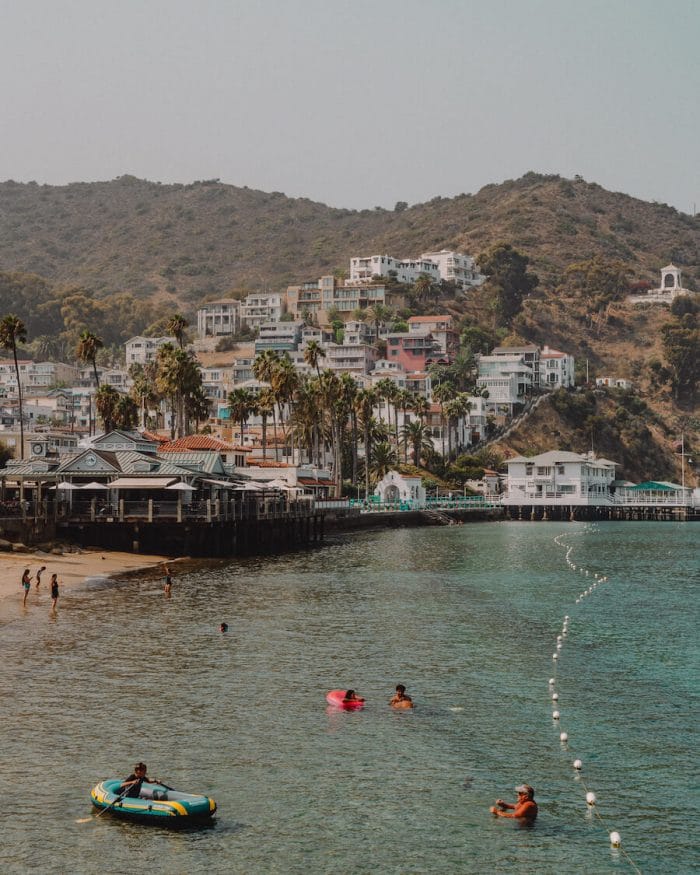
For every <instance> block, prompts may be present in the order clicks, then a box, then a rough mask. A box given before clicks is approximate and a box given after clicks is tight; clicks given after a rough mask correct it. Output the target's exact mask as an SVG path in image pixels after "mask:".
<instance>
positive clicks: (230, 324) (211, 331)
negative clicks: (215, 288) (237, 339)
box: [197, 298, 241, 340]
mask: <svg viewBox="0 0 700 875" xmlns="http://www.w3.org/2000/svg"><path fill="white" fill-rule="evenodd" d="M240 309H241V302H240V301H236V300H235V299H234V298H221V300H219V301H207V303H206V304H203V305H202V306H201V307H200V308H199V309H198V310H197V336H198V337H199V338H200V339H202V340H203V339H204V338H205V337H222V336H226V335H230V334H236V333H237V332H238V329H239V327H240Z"/></svg>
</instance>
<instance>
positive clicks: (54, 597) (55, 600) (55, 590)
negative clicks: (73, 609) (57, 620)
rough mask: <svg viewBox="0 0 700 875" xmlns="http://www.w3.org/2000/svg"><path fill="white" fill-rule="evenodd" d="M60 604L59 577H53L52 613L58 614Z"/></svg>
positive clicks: (54, 575) (53, 575)
mask: <svg viewBox="0 0 700 875" xmlns="http://www.w3.org/2000/svg"><path fill="white" fill-rule="evenodd" d="M57 604H58V575H57V574H52V575H51V611H52V613H54V614H55V613H56V605H57Z"/></svg>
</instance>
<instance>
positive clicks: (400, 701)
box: [389, 684, 413, 709]
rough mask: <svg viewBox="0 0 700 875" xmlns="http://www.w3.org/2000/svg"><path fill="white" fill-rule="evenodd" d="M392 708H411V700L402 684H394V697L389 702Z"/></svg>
mask: <svg viewBox="0 0 700 875" xmlns="http://www.w3.org/2000/svg"><path fill="white" fill-rule="evenodd" d="M389 704H390V705H391V707H392V708H397V709H399V708H412V707H413V699H412V698H411V697H410V696H407V695H406V687H405V686H404V685H403V684H396V695H395V696H393V698H392V700H391V701H390V702H389Z"/></svg>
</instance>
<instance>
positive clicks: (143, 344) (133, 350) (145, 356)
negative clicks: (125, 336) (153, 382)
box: [124, 337, 177, 368]
mask: <svg viewBox="0 0 700 875" xmlns="http://www.w3.org/2000/svg"><path fill="white" fill-rule="evenodd" d="M166 343H172V345H173V346H177V340H176V339H175V338H174V337H132V338H131V340H127V342H126V343H125V344H124V348H125V350H126V366H127V368H128V367H129V365H145V364H147V363H148V362H152V361H155V358H156V356H157V355H158V350H159V349H160V348H161V346H164V345H165V344H166Z"/></svg>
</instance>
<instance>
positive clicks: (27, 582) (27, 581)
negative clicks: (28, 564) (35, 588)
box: [22, 568, 32, 607]
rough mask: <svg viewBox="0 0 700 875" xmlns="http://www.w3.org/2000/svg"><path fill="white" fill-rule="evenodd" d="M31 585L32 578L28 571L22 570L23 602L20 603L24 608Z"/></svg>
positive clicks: (26, 569)
mask: <svg viewBox="0 0 700 875" xmlns="http://www.w3.org/2000/svg"><path fill="white" fill-rule="evenodd" d="M31 585H32V578H31V576H30V574H29V569H28V568H25V569H24V574H23V575H22V587H23V589H24V601H23V602H22V606H23V607H26V605H27V596H28V595H29V589H30V587H31Z"/></svg>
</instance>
